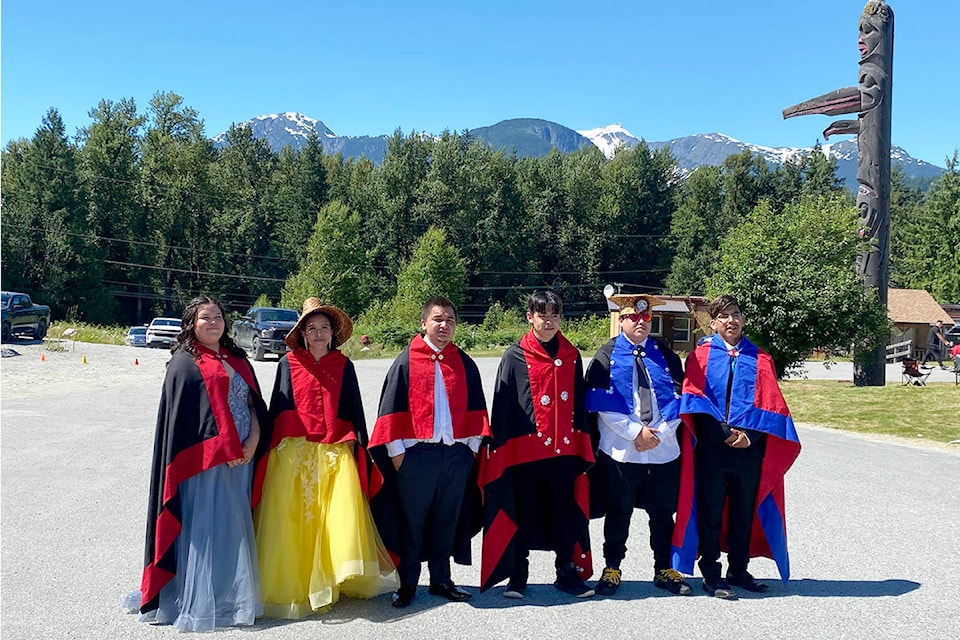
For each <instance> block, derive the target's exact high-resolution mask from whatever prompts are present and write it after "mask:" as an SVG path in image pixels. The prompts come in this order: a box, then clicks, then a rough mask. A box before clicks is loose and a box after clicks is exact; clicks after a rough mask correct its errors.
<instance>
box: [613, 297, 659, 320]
mask: <svg viewBox="0 0 960 640" xmlns="http://www.w3.org/2000/svg"><path fill="white" fill-rule="evenodd" d="M607 300H609V301H610V302H612V303H613V304H615V305H617V306H618V307H620V314H621V315H626V314H628V313H643V312H644V311H649V310H651V309H653V308H654V307H656V306H659V305H661V304H666V302H664V301H663V300H662V299H660V298H658V297H657V296H652V295H650V294H649V293H618V294H617V295H615V296H610V297H609V298H607Z"/></svg>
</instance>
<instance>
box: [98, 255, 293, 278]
mask: <svg viewBox="0 0 960 640" xmlns="http://www.w3.org/2000/svg"><path fill="white" fill-rule="evenodd" d="M103 263H104V264H113V265H118V266H122V267H139V268H141V269H153V270H155V271H173V272H174V273H189V274H191V275H197V276H216V277H219V278H233V279H237V280H258V281H262V282H286V279H284V278H267V277H264V276H244V275H233V274H230V273H216V272H214V271H199V270H194V269H177V268H176V267H158V266H155V265H152V264H136V263H134V262H120V261H119V260H104V261H103Z"/></svg>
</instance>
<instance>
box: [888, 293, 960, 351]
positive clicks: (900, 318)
mask: <svg viewBox="0 0 960 640" xmlns="http://www.w3.org/2000/svg"><path fill="white" fill-rule="evenodd" d="M887 318H889V319H890V322H891V323H892V324H893V327H892V328H891V329H890V339H889V340H888V344H889V345H897V344H902V343H905V342H907V341H909V342H910V343H911V346H910V351H911V355H912V356H913V357H914V358H917V359H920V358H922V357H923V352H924V350H926V347H927V334H928V333H930V328H931V327H932V326H933V325H934V324H935V323H936V321H937V320H943V324H944V331H946V330H947V329H949V328H950V327H951V326H952V325H953V319H952V318H951V317H950V314H948V313H947V312H946V311H944V310H943V307H941V306H940V305H939V304H938V303H937V301H936V300H934V299H933V296H932V295H930V293H929V292H928V291H927V290H926V289H887ZM888 353H889V349H888Z"/></svg>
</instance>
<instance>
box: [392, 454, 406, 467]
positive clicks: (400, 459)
mask: <svg viewBox="0 0 960 640" xmlns="http://www.w3.org/2000/svg"><path fill="white" fill-rule="evenodd" d="M405 455H406V454H404V453H401V454H399V455H396V456H393V457H392V458H390V460H391V461H392V462H393V468H394V469H395V470H396V471H400V465H402V464H403V456H405Z"/></svg>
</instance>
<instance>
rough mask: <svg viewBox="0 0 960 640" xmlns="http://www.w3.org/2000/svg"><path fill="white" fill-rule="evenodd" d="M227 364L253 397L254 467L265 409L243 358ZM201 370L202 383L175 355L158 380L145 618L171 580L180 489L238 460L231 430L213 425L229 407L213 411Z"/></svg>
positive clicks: (265, 427) (194, 367)
mask: <svg viewBox="0 0 960 640" xmlns="http://www.w3.org/2000/svg"><path fill="white" fill-rule="evenodd" d="M208 353H209V352H208ZM228 362H229V363H230V365H231V367H233V369H234V370H235V371H236V372H237V373H239V374H240V375H241V376H242V377H243V378H244V380H245V381H246V382H247V384H248V385H250V389H251V391H252V392H253V399H254V407H253V408H254V411H255V412H256V415H257V420H258V423H259V425H260V441H259V443H258V446H257V451H256V454H255V457H254V460H253V461H252V462H251V464H258V463H260V462H261V461H262V460H263V456H264V454H265V453H266V451H267V449H268V443H269V441H270V428H269V427H270V422H269V417H268V413H267V407H266V404H265V403H264V402H263V398H262V397H261V394H260V387H259V385H258V383H257V378H256V375H255V374H254V372H253V368H252V367H251V366H250V363H249V362H248V361H247V360H246V358H242V357H238V356H230V358H229V360H228ZM213 366H214V367H222V365H219V364H216V365H213ZM204 370H206V371H207V372H208V379H207V380H206V381H205V375H204V373H203V372H202V370H201V367H200V366H198V361H197V359H195V358H194V357H193V356H191V355H190V354H188V353H186V352H185V351H177V352H176V353H175V354H174V355H173V357H172V358H171V359H170V362H169V364H168V366H167V372H166V376H165V377H164V380H163V391H162V393H161V396H160V408H159V411H158V414H157V430H156V436H155V440H154V451H153V466H152V472H151V476H150V502H149V504H148V506H147V531H146V541H145V546H144V570H143V581H142V583H141V593H142V601H141V607H140V610H141V611H142V612H144V613H146V612H148V611H153V610H155V609H157V608H158V607H159V604H160V590H161V589H162V588H163V586H164V585H165V584H166V583H167V582H169V581H170V580H171V579H172V578H173V577H174V576H175V575H176V570H177V557H176V548H177V547H176V544H175V541H176V538H177V536H179V534H180V530H181V505H180V493H179V486H180V483H182V482H183V481H184V480H187V479H188V478H191V477H193V476H195V475H197V474H199V473H202V472H203V471H206V470H207V469H210V468H212V467H214V466H216V465H218V464H223V463H225V462H227V461H228V460H233V459H236V458H238V457H240V456H242V449H241V448H240V442H239V438H238V437H237V435H236V429H233V434H232V435H231V434H230V433H229V430H228V429H224V430H222V431H221V429H220V428H219V427H218V425H217V421H216V417H215V416H216V414H220V415H223V411H224V410H226V412H227V413H228V414H229V407H222V406H214V405H215V404H222V403H219V402H216V401H214V403H212V402H211V397H210V395H209V393H208V387H207V385H208V384H210V383H211V380H210V379H209V371H210V370H211V368H210V366H209V361H208V362H207V363H206V364H205V367H204ZM231 419H232V418H231ZM252 506H253V505H251V508H252Z"/></svg>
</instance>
